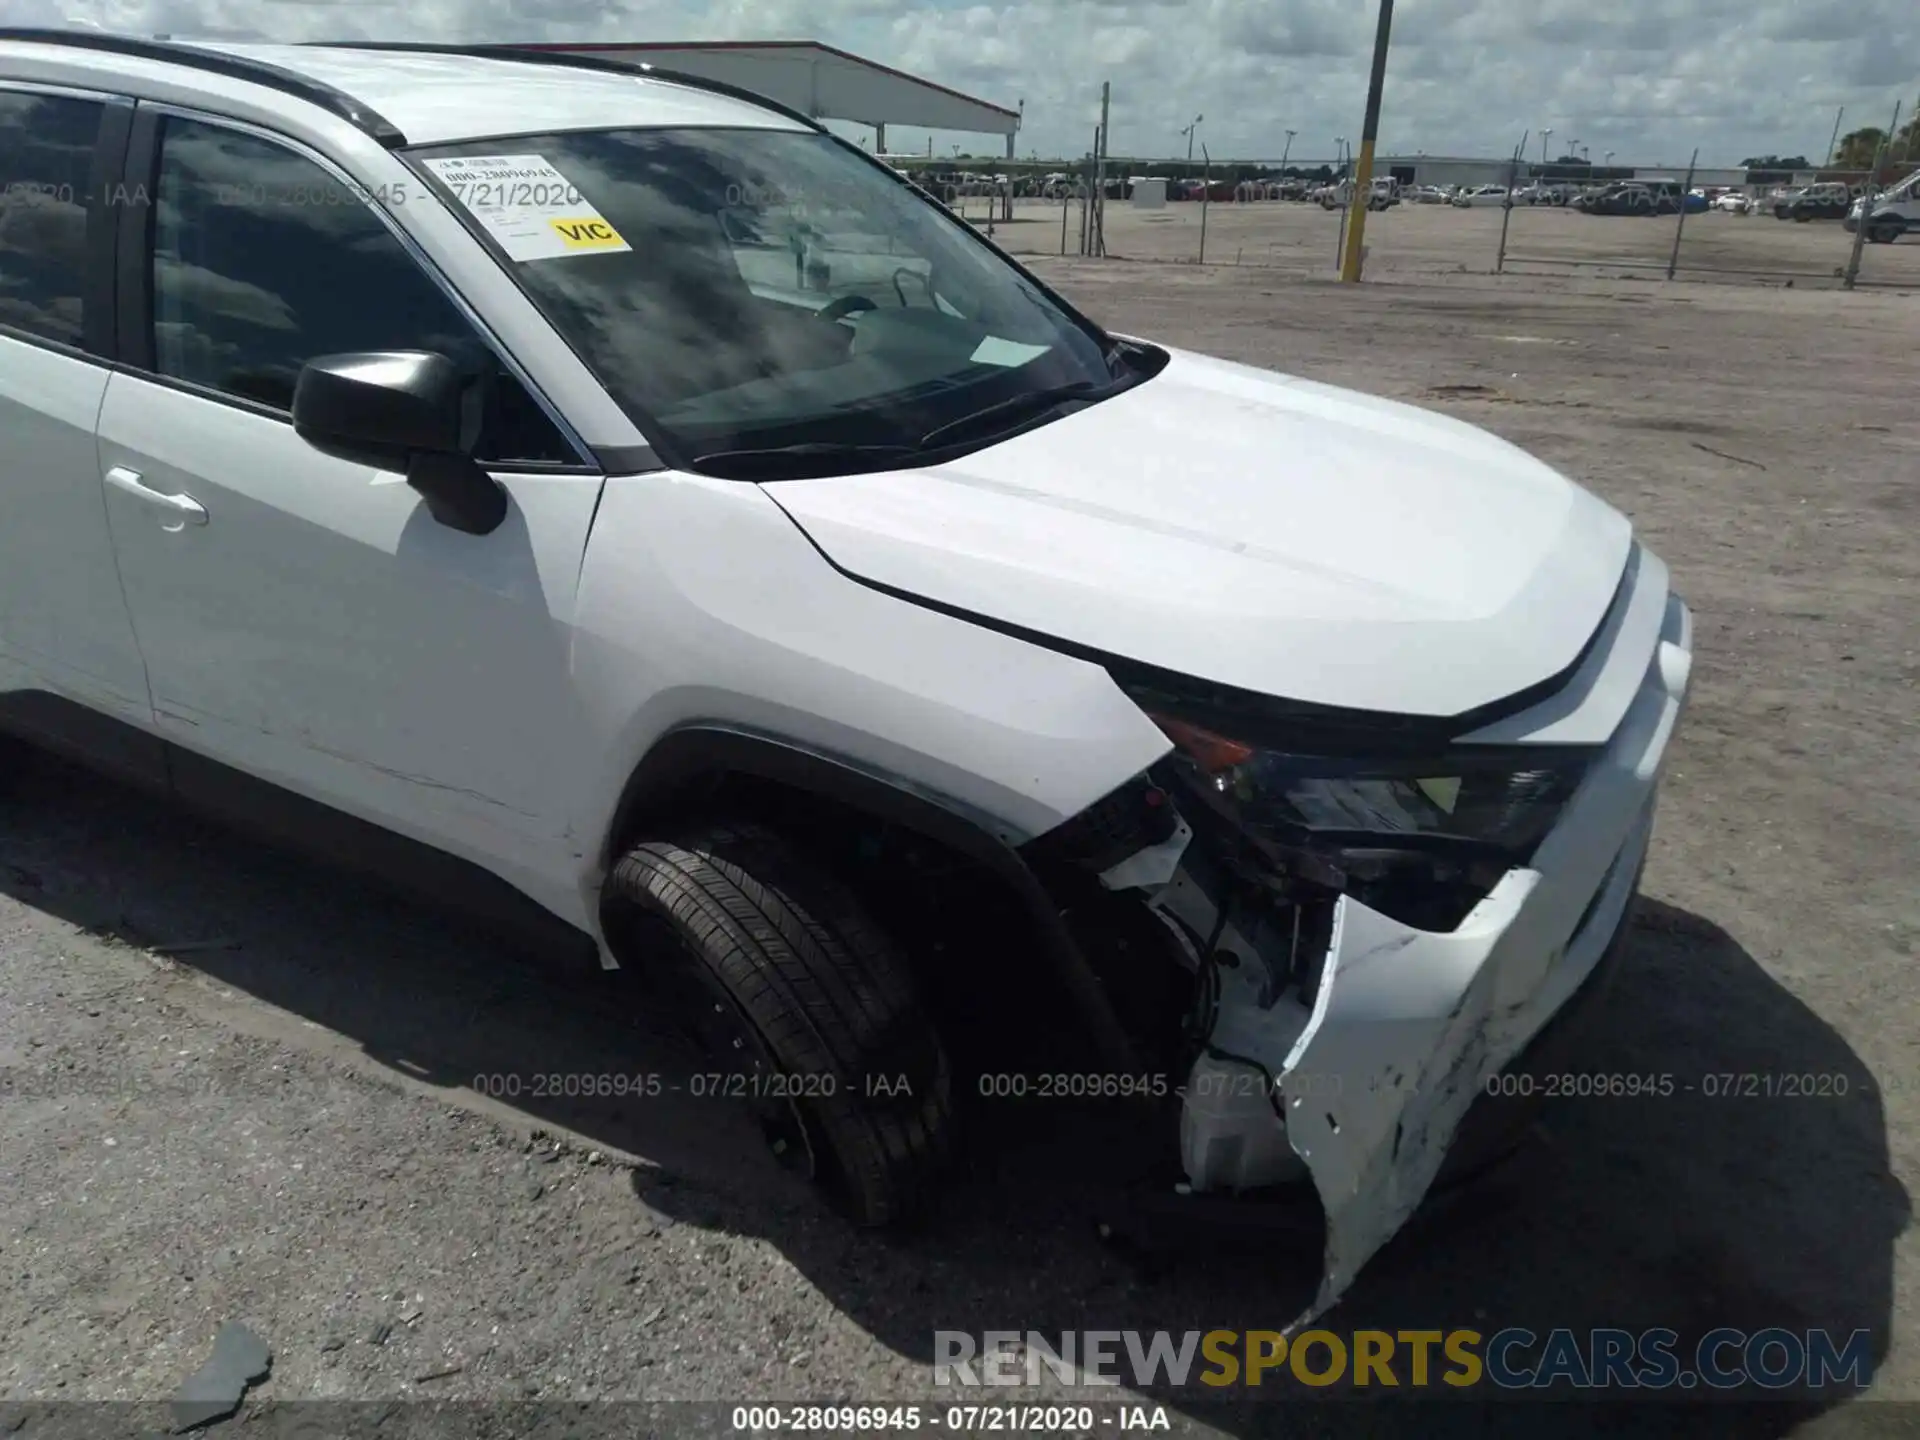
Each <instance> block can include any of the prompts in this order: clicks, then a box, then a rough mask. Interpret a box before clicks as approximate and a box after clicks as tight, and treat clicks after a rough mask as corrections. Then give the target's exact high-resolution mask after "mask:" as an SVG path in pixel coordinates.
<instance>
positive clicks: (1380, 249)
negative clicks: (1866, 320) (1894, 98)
mask: <svg viewBox="0 0 1920 1440" xmlns="http://www.w3.org/2000/svg"><path fill="white" fill-rule="evenodd" d="M955 203H956V204H958V205H963V207H964V210H965V213H966V214H967V215H968V216H969V217H970V218H972V219H974V220H976V221H978V220H980V219H981V218H982V217H984V216H985V215H986V213H987V202H986V201H985V200H984V199H980V198H974V199H971V200H967V201H964V202H960V201H956V202H955ZM1061 208H1062V207H1061V206H1060V205H1058V204H1055V203H1049V202H1042V201H1020V202H1018V203H1017V204H1016V205H1015V207H1014V220H1013V222H1012V223H1011V224H1005V223H1003V224H998V225H996V226H995V233H994V238H995V239H996V240H998V241H999V242H1000V243H1001V244H1002V245H1004V246H1005V247H1006V248H1008V249H1010V250H1012V251H1014V252H1015V253H1016V254H1023V255H1053V256H1058V255H1059V254H1060V249H1061V245H1060V232H1061V227H1060V219H1061ZM1066 209H1067V216H1066V219H1067V226H1066V248H1067V251H1068V252H1069V253H1071V254H1077V253H1078V251H1079V248H1080V239H1079V236H1080V231H1079V225H1080V209H1079V204H1078V202H1077V201H1076V202H1073V203H1071V204H1070V205H1068V206H1067V207H1066ZM1200 210H1201V207H1200V206H1198V205H1194V204H1186V203H1182V204H1176V205H1168V206H1167V207H1166V208H1165V209H1163V210H1157V211H1156V210H1135V209H1134V208H1133V207H1132V206H1131V205H1130V204H1127V203H1125V202H1123V201H1119V200H1109V201H1108V202H1107V254H1108V255H1109V256H1112V257H1118V258H1122V259H1130V260H1186V261H1191V260H1196V259H1198V258H1199V257H1200ZM1206 210H1207V252H1206V259H1207V260H1208V261H1209V262H1211V263H1213V264H1219V265H1233V264H1236V263H1238V264H1239V265H1240V266H1241V267H1243V268H1244V267H1246V266H1249V265H1257V266H1266V267H1270V268H1275V269H1282V270H1288V271H1293V272H1297V273H1302V274H1316V273H1318V274H1333V273H1335V272H1336V271H1337V270H1338V268H1339V246H1340V228H1341V227H1340V220H1341V217H1340V213H1339V212H1338V211H1327V210H1322V209H1321V208H1320V207H1319V206H1318V205H1309V204H1303V203H1298V202H1290V201H1269V202H1264V203H1254V204H1228V203H1222V204H1215V205H1209V206H1207V207H1206ZM1675 223H1676V222H1675V219H1674V217H1672V216H1663V217H1660V218H1657V219H1645V218H1634V217H1631V216H1603V215H1582V214H1580V213H1579V212H1578V211H1573V210H1565V209H1561V208H1559V207H1557V206H1551V205H1543V206H1526V205H1523V206H1519V207H1516V208H1515V210H1514V211H1513V217H1512V223H1511V225H1510V226H1509V228H1508V234H1507V269H1508V270H1509V271H1514V272H1541V273H1548V274H1554V275H1565V274H1568V273H1583V274H1587V275H1611V276H1615V277H1618V276H1621V275H1630V276H1632V277H1633V278H1636V279H1641V278H1645V277H1646V276H1647V275H1649V274H1652V273H1658V274H1660V275H1661V276H1662V277H1663V278H1664V276H1665V273H1666V266H1667V260H1668V257H1669V256H1670V255H1671V254H1672V251H1673V237H1674V229H1675ZM1366 242H1367V251H1368V256H1367V269H1368V273H1369V274H1375V275H1383V276H1384V275H1395V276H1400V277H1410V276H1414V275H1422V276H1435V275H1452V274H1460V273H1484V272H1490V271H1492V270H1493V269H1494V262H1495V259H1496V257H1497V256H1498V254H1499V249H1500V211H1499V210H1497V209H1479V210H1461V209H1455V208H1454V207H1453V206H1451V205H1396V206H1394V207H1393V208H1392V209H1389V210H1385V211H1381V212H1378V213H1376V214H1373V215H1370V216H1368V217H1367V234H1366ZM1852 252H1853V237H1852V236H1851V235H1849V234H1847V233H1846V231H1845V230H1844V229H1843V228H1842V227H1841V225H1840V223H1839V222H1838V221H1837V220H1828V221H1808V222H1807V223H1805V224H1795V223H1793V222H1791V221H1781V220H1776V219H1774V218H1773V216H1771V215H1727V214H1722V213H1719V212H1710V213H1708V214H1705V215H1689V216H1687V217H1686V227H1685V229H1684V231H1683V232H1682V234H1681V245H1680V265H1681V273H1682V275H1683V277H1684V278H1686V279H1688V280H1693V281H1702V280H1714V279H1719V280H1739V281H1741V282H1742V283H1753V282H1754V281H1755V280H1757V279H1759V278H1760V277H1761V276H1765V277H1766V278H1768V279H1769V280H1770V281H1771V283H1773V284H1776V285H1779V284H1783V283H1784V282H1785V281H1787V280H1789V279H1791V280H1792V281H1793V282H1794V285H1795V288H1800V287H1803V286H1807V285H1813V286H1816V287H1828V288H1830V287H1832V286H1834V285H1835V284H1836V283H1837V281H1836V276H1837V275H1838V274H1839V273H1840V272H1843V271H1844V270H1845V269H1846V266H1847V263H1848V260H1849V259H1850V257H1851V255H1852ZM1649 267H1654V268H1649ZM1859 278H1860V283H1862V284H1869V285H1875V286H1880V285H1886V286H1893V287H1897V288H1904V287H1912V288H1914V289H1920V235H1913V236H1909V237H1907V238H1906V239H1903V240H1900V241H1897V242H1895V243H1894V244H1892V245H1862V246H1861V251H1860V277H1859Z"/></svg>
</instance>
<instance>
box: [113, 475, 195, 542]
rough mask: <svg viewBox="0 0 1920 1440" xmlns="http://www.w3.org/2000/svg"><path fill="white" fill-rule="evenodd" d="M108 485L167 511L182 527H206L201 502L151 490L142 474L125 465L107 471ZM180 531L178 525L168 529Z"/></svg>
mask: <svg viewBox="0 0 1920 1440" xmlns="http://www.w3.org/2000/svg"><path fill="white" fill-rule="evenodd" d="M107 483H108V484H109V485H111V486H113V487H114V488H115V489H116V490H124V491H126V492H127V494H129V495H131V496H133V497H134V498H135V499H136V500H144V501H145V502H146V503H147V504H149V505H152V506H154V507H155V508H156V509H159V510H165V511H166V512H168V513H169V514H170V515H172V516H173V517H174V518H175V519H176V520H178V521H179V522H180V524H182V525H204V524H206V523H207V512H206V509H205V507H203V506H202V505H201V504H200V502H199V501H198V500H196V499H194V498H193V497H192V496H191V495H168V494H166V493H165V492H163V491H160V490H155V489H153V488H151V487H150V486H149V485H147V483H146V482H145V481H144V480H142V479H141V478H140V472H139V471H137V470H129V469H127V467H126V466H124V465H115V466H113V467H111V468H110V469H109V470H108V471H107ZM167 528H169V529H178V528H179V526H178V525H172V526H169V527H167Z"/></svg>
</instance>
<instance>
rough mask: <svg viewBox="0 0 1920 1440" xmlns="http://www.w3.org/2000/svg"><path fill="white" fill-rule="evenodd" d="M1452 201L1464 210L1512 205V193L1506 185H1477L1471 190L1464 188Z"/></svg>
mask: <svg viewBox="0 0 1920 1440" xmlns="http://www.w3.org/2000/svg"><path fill="white" fill-rule="evenodd" d="M1452 203H1453V204H1454V205H1455V206H1457V207H1458V208H1459V209H1462V210H1477V209H1481V208H1483V207H1485V206H1489V205H1511V204H1513V203H1514V198H1513V196H1512V194H1511V193H1510V192H1509V191H1508V190H1507V187H1506V186H1504V185H1476V186H1474V187H1473V188H1472V189H1471V190H1462V191H1460V192H1458V193H1457V194H1456V195H1455V196H1454V197H1453V201H1452Z"/></svg>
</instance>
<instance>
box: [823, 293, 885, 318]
mask: <svg viewBox="0 0 1920 1440" xmlns="http://www.w3.org/2000/svg"><path fill="white" fill-rule="evenodd" d="M879 308H880V307H879V306H878V305H876V304H874V303H873V301H871V300H869V299H868V298H867V297H866V296H864V295H842V296H841V297H840V298H839V299H838V300H829V301H828V302H827V303H826V304H825V305H822V306H821V307H820V308H819V309H818V310H816V311H814V312H813V314H814V318H815V319H816V320H825V321H827V322H828V323H832V322H833V321H835V320H844V319H845V318H846V317H847V316H849V315H857V314H858V313H859V312H860V311H862V310H878V309H879Z"/></svg>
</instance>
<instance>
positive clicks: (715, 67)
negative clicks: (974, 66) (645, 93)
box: [514, 40, 1020, 157]
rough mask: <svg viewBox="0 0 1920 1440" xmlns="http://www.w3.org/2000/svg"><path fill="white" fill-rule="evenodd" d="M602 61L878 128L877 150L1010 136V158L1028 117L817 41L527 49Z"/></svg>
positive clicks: (821, 117) (524, 47) (523, 47)
mask: <svg viewBox="0 0 1920 1440" xmlns="http://www.w3.org/2000/svg"><path fill="white" fill-rule="evenodd" d="M514 48H516V49H521V50H550V51H554V52H556V53H559V54H563V55H591V56H593V57H595V58H596V59H603V60H623V59H631V60H632V61H633V62H634V63H635V64H636V65H640V64H646V65H658V66H660V67H661V68H662V69H667V70H679V71H683V72H685V73H686V74H688V75H698V76H701V77H703V78H705V79H709V80H719V81H723V82H725V83H726V84H730V85H739V86H743V87H745V88H746V89H749V90H752V91H755V92H756V93H758V94H761V95H765V96H766V97H767V98H768V99H770V100H777V101H779V102H780V103H781V104H783V105H787V106H790V107H792V108H793V109H795V110H799V111H802V112H804V113H805V114H808V115H811V116H813V117H814V118H815V119H816V120H851V121H853V122H854V123H856V124H860V125H871V126H872V127H873V130H874V149H875V150H876V151H884V150H885V149H886V127H887V126H889V125H912V126H916V127H918V128H920V129H926V130H960V131H966V132H969V133H972V134H984V135H1004V136H1006V137H1007V154H1008V156H1009V157H1011V156H1012V154H1013V137H1014V134H1015V132H1017V131H1018V130H1019V128H1020V111H1018V110H1009V109H1008V108H1007V107H1006V106H1004V105H996V104H994V103H993V102H992V101H989V100H979V99H976V98H974V97H973V96H971V95H963V94H962V93H961V92H960V91H958V90H953V89H950V88H948V87H947V86H945V85H937V84H935V83H934V82H933V81H931V80H922V79H920V78H919V77H918V76H916V75H909V74H907V73H906V72H905V71H904V70H895V69H894V68H892V67H891V66H888V65H880V64H876V63H875V62H874V61H872V60H863V59H862V58H861V57H860V56H858V55H852V54H849V53H848V52H847V51H845V50H837V49H835V48H834V47H833V46H831V45H822V44H820V43H819V42H818V41H815V40H758V41H756V40H719V41H705V42H702V41H694V42H687V43H681V44H630V45H622V44H605V45H568V44H557V45H556V44H540V45H520V46H516V47H514Z"/></svg>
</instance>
